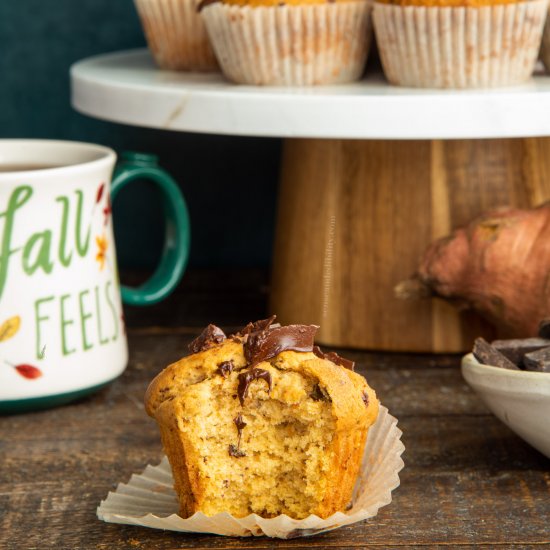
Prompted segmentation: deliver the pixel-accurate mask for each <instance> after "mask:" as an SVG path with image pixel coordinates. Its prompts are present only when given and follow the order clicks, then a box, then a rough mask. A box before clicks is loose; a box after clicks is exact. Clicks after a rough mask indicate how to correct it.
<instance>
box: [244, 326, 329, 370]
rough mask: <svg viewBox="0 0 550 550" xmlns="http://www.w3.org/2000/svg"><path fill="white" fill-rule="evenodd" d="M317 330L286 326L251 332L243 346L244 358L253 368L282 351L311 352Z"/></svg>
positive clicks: (315, 327)
mask: <svg viewBox="0 0 550 550" xmlns="http://www.w3.org/2000/svg"><path fill="white" fill-rule="evenodd" d="M318 328H319V327H318V326H317V325H288V326H287V327H277V328H271V329H264V330H260V331H258V332H252V333H250V334H249V335H248V339H247V341H246V342H245V344H244V356H245V358H246V360H247V361H248V362H249V363H250V364H251V365H252V366H254V365H257V364H258V363H261V362H262V361H267V360H268V359H272V358H273V357H275V356H276V355H279V353H281V352H283V351H287V350H292V351H313V340H314V338H315V333H316V332H317V329H318Z"/></svg>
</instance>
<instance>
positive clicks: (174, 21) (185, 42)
mask: <svg viewBox="0 0 550 550" xmlns="http://www.w3.org/2000/svg"><path fill="white" fill-rule="evenodd" d="M134 3H135V5H136V9H137V11H138V14H139V17H140V19H141V24H142V26H143V32H144V33H145V38H146V39H147V44H148V46H149V49H150V50H151V53H152V54H153V57H154V59H155V62H156V63H157V65H158V66H159V67H161V68H162V69H169V70H180V71H203V72H207V71H216V70H219V68H218V62H217V61H216V56H215V55H214V51H213V50H212V46H211V45H210V41H209V39H208V34H207V32H206V28H205V26H204V23H203V21H202V19H201V18H200V16H199V13H198V11H197V0H134Z"/></svg>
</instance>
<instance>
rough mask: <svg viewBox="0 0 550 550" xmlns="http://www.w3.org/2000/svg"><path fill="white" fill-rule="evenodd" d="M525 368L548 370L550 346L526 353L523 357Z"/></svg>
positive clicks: (549, 365)
mask: <svg viewBox="0 0 550 550" xmlns="http://www.w3.org/2000/svg"><path fill="white" fill-rule="evenodd" d="M523 366H524V367H525V370H531V371H536V372H550V347H546V348H542V349H539V350H537V351H532V352H531V353H526V354H525V357H524V358H523Z"/></svg>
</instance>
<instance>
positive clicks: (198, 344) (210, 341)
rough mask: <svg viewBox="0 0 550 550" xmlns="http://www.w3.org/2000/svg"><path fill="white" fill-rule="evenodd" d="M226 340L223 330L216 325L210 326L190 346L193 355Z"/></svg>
mask: <svg viewBox="0 0 550 550" xmlns="http://www.w3.org/2000/svg"><path fill="white" fill-rule="evenodd" d="M224 340H225V334H224V332H223V330H222V329H221V328H219V327H217V326H216V325H208V326H207V327H206V328H205V329H204V330H203V331H202V332H201V333H200V335H199V336H197V338H195V339H194V340H193V341H192V342H191V343H190V344H189V351H190V352H191V353H199V352H200V351H204V350H206V349H208V348H211V347H212V346H215V345H216V344H221V343H222V342H223V341H224Z"/></svg>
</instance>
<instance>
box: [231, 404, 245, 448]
mask: <svg viewBox="0 0 550 550" xmlns="http://www.w3.org/2000/svg"><path fill="white" fill-rule="evenodd" d="M233 422H234V423H235V426H237V433H238V434H239V439H238V440H237V449H240V448H241V437H242V435H243V429H244V427H245V426H246V422H245V421H244V420H243V415H242V414H240V413H239V414H238V415H237V416H236V417H235V418H234V419H233Z"/></svg>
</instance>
